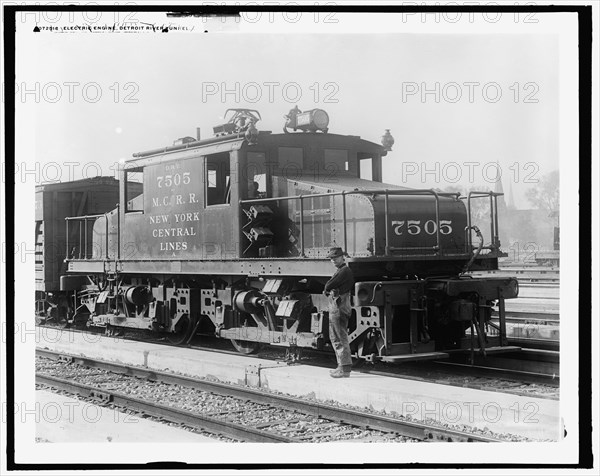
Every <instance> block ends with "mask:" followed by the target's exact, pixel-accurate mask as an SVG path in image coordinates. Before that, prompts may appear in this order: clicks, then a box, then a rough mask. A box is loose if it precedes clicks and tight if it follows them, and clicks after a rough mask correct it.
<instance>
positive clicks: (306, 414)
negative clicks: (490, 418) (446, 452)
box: [36, 349, 504, 443]
mask: <svg viewBox="0 0 600 476" xmlns="http://www.w3.org/2000/svg"><path fill="white" fill-rule="evenodd" d="M36 354H37V355H38V356H40V357H44V358H46V359H52V360H55V361H60V363H64V364H65V365H73V364H75V365H79V366H83V367H87V368H91V369H97V370H100V371H104V372H110V375H109V376H108V377H101V378H100V381H101V382H102V381H103V382H105V383H109V386H110V387H113V388H108V386H107V385H104V386H103V385H102V384H100V385H99V384H98V383H97V382H98V377H97V376H94V378H93V379H92V380H94V381H95V382H96V384H95V385H90V383H89V381H88V382H85V381H83V382H82V381H81V380H82V379H83V380H85V378H84V377H82V372H76V374H77V377H75V376H74V375H70V376H69V378H63V377H62V376H61V377H58V376H56V375H50V374H48V372H44V373H42V372H36V383H37V384H40V385H45V386H48V387H52V388H55V389H58V390H62V391H66V392H69V393H74V394H76V395H81V396H83V397H86V398H93V399H95V400H97V401H99V402H100V403H105V404H108V403H110V404H112V405H117V406H121V407H125V408H128V409H131V410H134V411H136V412H140V413H144V414H148V415H152V416H155V417H159V418H164V419H166V420H169V421H173V422H176V423H181V424H185V425H189V426H192V427H196V428H200V429H203V430H205V431H209V432H211V433H214V434H217V435H223V436H226V437H229V438H233V439H236V440H240V441H245V442H288V443H299V442H318V441H331V440H334V441H335V440H337V441H339V440H340V439H341V440H345V439H352V438H353V437H354V435H357V434H358V435H360V441H364V439H365V438H366V439H367V441H368V440H369V438H381V437H382V435H383V437H384V438H388V439H389V440H391V441H398V439H400V440H401V441H407V440H409V441H410V440H418V441H429V442H430V441H447V442H458V441H461V442H496V441H504V440H501V439H499V438H495V437H490V436H488V435H484V434H480V433H471V432H464V431H457V430H454V429H452V428H448V427H442V426H436V425H431V424H426V423H419V422H414V421H406V420H401V419H396V418H391V417H388V416H385V415H379V414H373V413H364V412H359V411H357V410H353V409H348V408H343V407H337V406H333V405H327V404H323V403H317V402H314V401H313V402H311V401H305V400H301V399H299V398H297V397H287V396H284V395H279V394H271V393H265V392H262V391H258V390H255V389H251V388H247V387H243V386H235V385H229V384H224V383H220V382H211V381H207V380H196V379H192V378H188V377H184V376H181V375H175V374H169V373H164V372H157V371H152V370H147V369H143V368H138V367H131V366H126V365H120V364H115V363H111V362H106V361H101V360H97V359H90V358H84V357H76V356H71V355H65V354H61V353H56V352H51V351H47V350H40V349H38V350H37V351H36ZM117 376H120V377H123V378H129V379H138V381H139V379H142V380H143V381H146V382H159V383H160V384H165V385H171V386H175V391H176V392H180V393H181V392H183V393H184V394H186V392H189V391H198V392H202V393H203V394H207V395H216V396H218V397H223V398H227V399H229V400H228V401H229V402H230V401H231V399H234V400H236V401H237V403H236V404H235V405H234V406H233V410H231V409H228V408H226V406H225V405H224V406H222V407H221V406H220V407H218V410H217V411H212V412H208V413H198V412H194V411H189V410H186V409H184V408H177V407H176V406H173V405H171V406H166V405H161V404H158V403H157V402H156V401H155V400H154V401H152V400H149V399H144V398H138V397H134V396H132V395H131V394H126V393H124V392H121V391H118V390H115V389H114V387H119V385H118V384H117V380H118V377H117ZM88 380H90V379H88ZM126 385H130V386H131V385H133V384H132V383H129V384H126ZM169 395H171V396H172V395H174V393H173V392H170V393H169ZM170 398H173V397H170ZM190 398H206V399H209V397H198V396H197V395H194V397H190ZM261 412H262V413H265V414H266V415H268V416H269V417H268V418H266V419H261V418H258V419H252V418H244V417H246V416H251V415H253V414H257V413H261ZM273 415H275V416H274V417H273ZM307 430H308V431H307ZM340 437H341V438H340ZM355 441H356V439H355ZM371 441H372V440H371Z"/></svg>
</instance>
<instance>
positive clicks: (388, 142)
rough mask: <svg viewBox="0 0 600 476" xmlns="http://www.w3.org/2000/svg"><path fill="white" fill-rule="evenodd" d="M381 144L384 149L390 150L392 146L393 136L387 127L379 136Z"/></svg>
mask: <svg viewBox="0 0 600 476" xmlns="http://www.w3.org/2000/svg"><path fill="white" fill-rule="evenodd" d="M381 145H383V147H384V148H385V150H387V151H388V152H391V150H392V146H393V145H394V138H393V137H392V134H390V130H389V129H386V130H385V134H383V136H381Z"/></svg>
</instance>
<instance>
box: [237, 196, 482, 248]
mask: <svg viewBox="0 0 600 476" xmlns="http://www.w3.org/2000/svg"><path fill="white" fill-rule="evenodd" d="M346 195H373V196H375V195H384V209H385V211H384V214H385V247H384V253H385V256H389V255H390V251H391V250H392V248H391V247H390V246H389V242H390V238H389V223H388V222H389V196H390V195H392V196H402V195H404V196H406V195H409V196H410V195H415V196H419V195H433V197H434V198H435V221H436V245H435V246H434V247H433V250H434V251H435V253H436V254H438V253H439V254H441V253H442V246H441V237H440V197H454V199H455V200H458V199H459V197H460V193H458V192H437V191H435V190H433V189H413V190H390V189H387V188H386V189H375V190H343V191H339V192H326V193H315V194H310V195H293V196H287V197H270V198H253V199H247V200H240V201H239V204H240V205H246V204H259V203H270V202H281V201H290V200H299V201H300V255H301V256H304V203H303V200H304V199H305V198H320V197H335V196H341V197H342V208H343V210H342V216H343V227H344V251H346V248H347V236H346V235H347V230H346V228H347V223H346ZM469 217H470V213H469ZM374 220H375V217H373V221H374ZM469 220H470V218H469ZM469 226H470V224H469ZM394 249H395V248H394Z"/></svg>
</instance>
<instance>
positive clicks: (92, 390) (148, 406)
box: [35, 373, 300, 443]
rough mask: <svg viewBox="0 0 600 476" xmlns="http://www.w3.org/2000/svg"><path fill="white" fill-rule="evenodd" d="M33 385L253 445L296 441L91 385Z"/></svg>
mask: <svg viewBox="0 0 600 476" xmlns="http://www.w3.org/2000/svg"><path fill="white" fill-rule="evenodd" d="M35 382H36V384H42V385H47V386H48V387H53V388H57V389H59V390H63V391H66V392H69V393H74V394H77V395H81V396H83V397H89V398H96V399H98V400H99V401H101V402H105V403H108V402H110V403H112V404H114V405H118V406H121V407H125V408H128V409H131V410H135V411H136V412H140V413H145V414H147V415H151V416H154V417H157V418H164V419H166V420H169V421H172V422H176V423H181V424H185V425H189V426H193V427H197V428H200V429H202V430H205V431H208V432H210V433H215V434H217V435H223V436H227V437H229V438H233V439H241V440H244V441H248V442H256V443H298V442H299V441H300V440H298V439H296V438H291V437H288V436H284V435H279V434H276V433H268V432H266V431H261V430H259V429H256V428H252V427H246V426H243V425H239V424H237V423H232V422H228V421H225V420H220V419H217V418H211V417H208V416H203V415H201V414H196V413H192V412H189V411H186V410H182V409H179V408H174V407H167V406H164V405H160V404H159V403H155V402H149V401H147V400H142V399H139V398H135V397H131V396H129V395H126V394H123V393H119V392H115V391H112V390H106V389H103V388H100V387H94V386H92V385H86V384H83V383H78V382H73V381H70V380H64V379H61V378H58V377H54V376H50V375H42V374H39V373H36V374H35Z"/></svg>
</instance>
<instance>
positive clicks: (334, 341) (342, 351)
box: [323, 248, 354, 378]
mask: <svg viewBox="0 0 600 476" xmlns="http://www.w3.org/2000/svg"><path fill="white" fill-rule="evenodd" d="M327 257H328V258H329V259H330V260H331V262H332V263H333V264H334V265H335V267H336V268H337V270H336V272H335V273H334V275H333V276H332V277H331V279H330V280H329V281H327V283H326V284H325V290H324V291H323V294H325V295H326V296H328V297H329V339H330V340H331V345H332V346H333V349H334V350H335V356H336V358H337V363H338V366H337V368H336V369H335V370H332V371H331V372H330V375H331V376H332V377H333V378H342V377H350V371H351V369H352V356H351V354H350V344H349V342H348V320H349V319H350V314H351V313H352V306H351V305H350V291H351V290H352V286H354V275H353V274H352V270H351V269H350V268H349V267H348V265H347V264H346V262H345V260H344V252H343V251H342V249H341V248H331V250H329V254H328V255H327Z"/></svg>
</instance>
